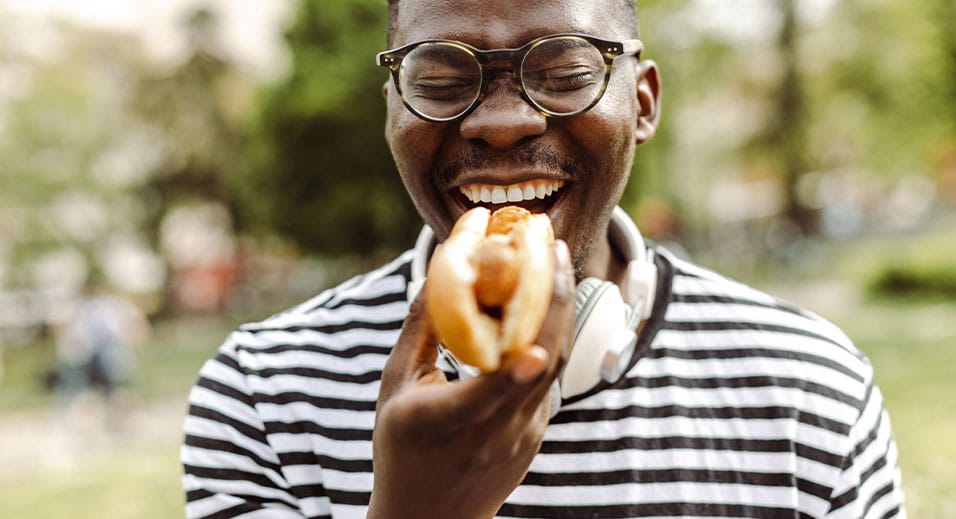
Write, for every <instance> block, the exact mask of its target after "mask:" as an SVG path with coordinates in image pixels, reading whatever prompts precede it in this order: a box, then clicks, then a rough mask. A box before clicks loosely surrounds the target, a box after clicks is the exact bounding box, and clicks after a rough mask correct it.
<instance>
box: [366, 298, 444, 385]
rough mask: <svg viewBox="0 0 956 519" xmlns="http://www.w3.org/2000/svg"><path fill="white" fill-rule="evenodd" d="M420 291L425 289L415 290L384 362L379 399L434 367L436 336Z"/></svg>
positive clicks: (436, 352)
mask: <svg viewBox="0 0 956 519" xmlns="http://www.w3.org/2000/svg"><path fill="white" fill-rule="evenodd" d="M426 283H427V281H426ZM424 294H425V290H421V291H419V293H418V295H417V296H416V297H415V300H414V301H412V303H411V305H410V307H409V309H408V316H407V317H405V322H404V323H403V324H402V330H401V332H400V333H399V336H398V342H396V343H395V346H394V347H393V348H392V352H391V353H390V354H389V356H388V360H387V361H386V362H385V368H384V370H383V371H382V384H381V387H380V389H379V401H380V402H382V401H385V400H388V399H389V398H390V397H391V396H392V395H393V394H395V392H396V391H398V390H399V389H400V388H401V387H402V386H403V385H404V384H406V383H408V382H410V381H413V380H417V379H419V378H421V377H422V376H423V375H424V374H426V373H430V372H432V371H434V370H435V369H436V368H435V362H436V360H437V359H438V347H437V344H438V340H437V338H436V337H435V334H434V332H433V331H432V327H431V324H430V323H429V321H428V314H427V311H426V303H425V296H424Z"/></svg>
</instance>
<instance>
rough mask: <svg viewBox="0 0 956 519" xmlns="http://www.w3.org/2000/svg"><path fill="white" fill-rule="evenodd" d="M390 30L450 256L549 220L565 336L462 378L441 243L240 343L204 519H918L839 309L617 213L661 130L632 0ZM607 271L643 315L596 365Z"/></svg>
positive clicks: (202, 388) (207, 374)
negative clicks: (521, 221) (801, 300)
mask: <svg viewBox="0 0 956 519" xmlns="http://www.w3.org/2000/svg"><path fill="white" fill-rule="evenodd" d="M389 13H390V30H389V46H390V48H391V49H392V50H391V51H388V52H385V53H383V54H381V55H380V57H379V60H380V64H381V65H383V66H386V67H389V68H390V69H393V71H394V74H393V77H392V81H390V82H389V83H388V84H387V85H386V86H385V95H386V98H387V101H388V119H387V122H386V136H387V139H388V143H389V146H390V147H391V150H392V154H393V156H394V158H395V161H396V164H397V166H398V169H399V172H400V174H401V176H402V179H403V181H404V184H405V187H406V189H407V190H408V192H409V194H410V196H411V198H412V200H413V201H414V203H415V205H416V207H417V209H418V211H419V213H420V214H421V215H422V217H423V218H424V220H425V222H426V224H427V225H428V226H429V227H430V228H431V229H432V230H433V231H434V234H435V236H436V238H437V241H441V240H443V239H444V238H446V237H447V236H448V234H449V232H450V229H451V227H452V225H453V223H454V222H455V220H456V219H457V217H458V216H460V215H461V214H462V213H463V212H464V211H465V210H466V209H468V208H470V207H472V206H475V205H486V206H495V205H503V204H504V203H514V204H519V205H523V206H526V207H529V208H531V209H532V210H535V211H539V212H547V213H548V214H549V215H550V216H551V218H552V220H553V223H554V227H555V231H556V235H557V237H558V238H559V241H558V243H557V244H556V246H555V247H554V257H555V265H556V272H555V279H554V291H553V293H554V296H553V300H552V303H551V308H550V310H549V313H548V316H547V318H546V321H545V324H544V325H543V326H542V329H541V330H540V333H539V335H538V340H537V341H536V345H535V346H534V347H532V348H531V349H530V350H529V351H528V352H527V353H525V354H522V355H519V356H516V357H514V358H510V359H509V360H508V361H507V362H506V364H505V366H504V367H503V368H502V369H501V370H500V371H498V372H495V373H491V374H484V375H478V376H471V375H469V374H468V373H467V372H463V371H459V370H458V369H456V366H455V365H454V363H453V362H452V360H451V359H450V358H449V357H447V356H445V355H444V354H442V353H441V352H440V351H439V350H438V348H437V347H436V342H437V340H436V339H435V337H433V336H432V333H431V332H430V330H429V326H428V324H427V322H426V318H425V313H424V311H425V310H424V306H425V302H424V301H423V299H422V298H421V297H414V294H415V293H416V292H417V291H418V290H417V289H419V288H420V281H421V280H420V279H417V278H418V277H419V276H418V275H413V271H415V270H416V266H415V265H413V264H414V263H416V262H417V264H418V266H419V267H420V265H421V263H422V262H423V261H424V260H425V259H427V254H428V252H429V251H430V250H431V240H429V235H428V234H427V233H425V234H424V235H423V239H422V240H420V243H419V246H417V247H416V250H415V251H414V252H413V251H410V252H408V253H406V254H404V255H402V256H401V257H400V258H398V259H396V260H395V261H394V262H393V263H391V264H389V265H386V266H384V267H382V268H380V269H378V270H376V271H374V272H371V273H368V274H366V275H363V276H359V277H357V278H355V279H353V280H350V281H348V282H346V283H344V284H343V285H341V286H339V287H336V288H334V289H331V290H328V291H326V292H324V293H322V294H320V295H319V296H317V297H316V298H314V299H313V300H311V301H308V302H306V303H304V304H303V305H300V306H299V307H297V308H294V309H292V310H290V311H288V312H285V313H283V314H280V315H277V316H275V317H272V318H270V319H268V320H266V321H264V322H262V323H258V324H251V325H246V326H244V327H242V328H240V329H239V330H237V331H236V332H234V333H233V334H232V335H231V336H230V337H229V339H228V340H227V341H226V343H225V344H224V345H223V347H222V348H221V349H220V351H219V353H218V355H217V356H216V358H214V359H212V360H211V361H209V362H208V363H207V364H206V365H205V366H204V368H203V370H202V373H201V377H200V380H199V382H198V383H197V385H196V387H195V388H194V390H193V392H192V394H191V407H190V416H189V417H188V419H187V421H186V439H185V445H184V447H183V452H182V457H183V463H184V467H185V476H184V485H185V488H186V492H187V498H188V504H187V512H188V515H189V516H190V517H233V516H239V515H243V514H248V515H246V516H248V517H270V518H271V517H276V518H279V517H335V518H338V517H370V518H473V517H475V518H477V517H481V518H487V517H492V516H496V515H497V516H499V517H649V516H652V517H653V516H656V517H664V516H667V517H674V516H684V517H695V516H696V517H796V516H800V517H891V516H902V515H905V512H904V511H903V508H902V496H901V490H900V486H899V485H900V483H899V473H898V468H897V464H896V449H895V445H894V443H893V440H892V436H891V432H890V428H889V422H888V418H887V417H886V414H885V412H884V410H883V406H882V398H881V395H880V392H879V390H878V389H877V388H876V387H875V386H874V385H873V377H872V370H871V369H870V367H869V365H868V363H867V361H866V360H865V358H864V357H863V356H862V354H861V353H860V352H858V351H857V350H856V349H854V348H853V346H852V345H851V344H850V343H849V341H848V340H847V339H846V338H845V337H844V336H843V335H842V334H841V333H840V332H839V331H838V330H836V329H835V328H833V327H832V325H829V324H827V323H825V322H823V321H821V320H820V319H819V318H817V317H815V316H812V315H810V314H807V313H805V312H802V311H800V310H797V309H793V308H791V307H789V306H787V305H785V304H782V303H780V302H778V301H776V300H774V299H772V298H771V297H769V296H766V295H763V294H760V293H758V292H756V291H754V290H751V289H749V288H746V287H744V286H741V285H739V284H736V283H733V282H730V281H728V280H726V279H724V278H721V277H720V276H717V275H716V274H713V273H711V272H708V271H706V270H703V269H700V268H698V267H695V266H693V265H690V264H687V263H685V262H682V261H680V260H677V259H675V258H673V257H671V256H670V255H669V254H667V253H666V251H662V250H659V251H654V250H652V251H651V253H650V254H647V252H646V251H645V249H644V247H643V245H634V244H635V243H639V235H637V233H636V231H629V230H628V229H630V227H629V226H631V225H632V224H631V223H630V221H629V220H627V219H626V218H625V217H622V216H621V214H620V213H619V212H615V209H614V208H615V205H616V203H617V201H618V200H619V199H620V196H621V193H622V191H623V189H624V186H625V184H626V182H627V178H628V173H629V171H630V167H631V162H632V158H633V154H634V150H635V147H636V146H637V145H639V144H641V143H643V142H645V141H647V140H648V139H650V138H651V137H652V136H653V134H654V131H655V128H656V125H657V122H658V116H659V113H660V112H659V110H660V105H659V99H660V91H661V87H660V80H659V72H658V69H657V66H656V65H655V64H654V63H653V62H651V61H646V60H641V58H640V50H641V45H640V42H639V40H637V26H636V15H635V13H634V11H633V5H630V4H629V2H626V1H623V0H595V1H588V2H571V1H564V0H529V1H524V2H508V1H502V0H454V1H449V0H396V1H392V2H390V11H389ZM569 34H573V35H569ZM580 35H584V36H580ZM433 40H441V41H433ZM492 49H499V50H500V49H520V50H518V51H517V52H511V51H504V52H496V53H488V52H486V51H488V50H492ZM604 65H608V68H607V71H608V72H607V74H606V75H605V74H604V73H605V69H604ZM518 84H520V86H521V89H518V88H516V85H518ZM605 87H606V88H605ZM612 215H613V218H612ZM609 222H610V224H609ZM615 236H617V237H618V238H620V237H621V236H624V238H623V239H616V238H615ZM628 244H630V245H628ZM645 256H646V258H645ZM648 273H652V274H653V275H648ZM413 278H416V279H413ZM585 278H597V279H599V280H609V281H612V282H614V283H615V284H616V285H618V286H620V287H621V288H622V291H623V292H624V300H625V301H626V302H627V304H628V307H630V308H632V309H633V310H632V311H631V312H630V313H629V314H628V315H632V316H633V315H638V316H640V319H638V320H639V321H640V323H637V322H635V321H634V320H629V322H628V323H627V324H626V326H625V327H626V328H627V329H628V330H629V331H630V332H637V333H638V335H639V339H638V340H637V342H636V346H634V349H633V354H631V352H630V350H628V349H627V348H623V349H620V350H614V348H611V347H610V346H608V344H604V343H603V342H611V341H610V340H608V341H603V342H602V341H597V343H593V342H594V341H592V343H587V344H586V345H584V346H580V347H579V346H578V342H577V340H575V342H574V345H573V348H572V346H571V336H572V330H573V329H574V328H575V326H576V324H577V323H576V322H575V293H574V292H575V289H574V285H575V283H576V282H582V285H583V284H584V283H583V280H584V279H585ZM425 282H427V281H425ZM409 294H411V296H412V298H413V301H412V302H409V299H408V296H409ZM582 308H583V306H582ZM635 312H636V313H635ZM579 313H580V312H579ZM586 326H587V325H586V324H585V325H584V326H583V327H586ZM620 331H621V330H618V332H620ZM625 331H627V330H625ZM598 333H599V334H600V333H601V331H600V330H599V331H598ZM595 344H596V346H595ZM631 344H632V345H633V343H631ZM592 347H597V348H599V350H595V351H599V352H600V351H603V350H600V348H603V349H608V350H609V351H611V350H614V351H617V352H618V353H619V356H618V357H615V358H616V359H617V360H620V362H618V363H616V365H618V366H619V367H621V368H622V370H618V371H617V372H616V373H611V375H607V373H605V372H604V371H602V372H601V373H602V377H597V375H594V376H592V377H591V378H590V379H588V378H587V377H588V376H590V375H587V374H585V379H586V380H588V381H589V382H588V383H587V384H584V386H583V387H578V388H576V389H574V390H571V391H569V390H568V388H569V387H570V386H572V385H578V386H580V379H578V380H575V379H572V378H569V377H567V376H566V375H564V374H562V369H563V368H564V365H565V362H567V363H568V371H570V370H571V365H572V364H574V365H576V364H578V361H577V360H575V356H576V355H577V356H578V357H581V356H582V355H580V352H581V351H585V350H583V349H580V348H592ZM587 351H590V350H587ZM601 355H604V353H601ZM583 357H584V363H585V364H586V363H588V362H590V361H591V360H594V359H593V355H591V354H589V353H586V354H584V355H583ZM569 358H570V359H572V360H570V361H569V360H568V359H569ZM575 369H577V368H575ZM585 371H586V370H585ZM613 371H614V370H613V369H612V370H610V372H613ZM555 381H558V382H557V383H555ZM562 397H563V398H562ZM373 431H374V432H373Z"/></svg>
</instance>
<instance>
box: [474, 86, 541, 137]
mask: <svg viewBox="0 0 956 519" xmlns="http://www.w3.org/2000/svg"><path fill="white" fill-rule="evenodd" d="M547 127H548V121H547V118H546V117H545V116H544V115H542V114H541V113H540V112H538V111H537V110H535V109H534V107H533V106H531V105H530V104H528V102H527V101H525V100H524V99H523V98H522V97H521V95H520V94H519V93H518V92H517V90H516V89H515V87H514V84H513V83H512V82H511V81H509V80H506V79H502V80H497V81H495V82H494V84H492V85H489V88H488V92H487V93H486V95H485V98H484V99H483V100H482V102H481V104H479V105H478V106H477V107H475V109H474V110H473V111H472V112H471V113H470V114H468V115H467V116H466V117H465V118H464V119H462V120H461V125H460V127H459V132H460V133H461V136H462V137H464V138H466V139H470V140H472V139H476V140H481V141H484V142H485V143H487V144H488V145H489V146H490V147H491V148H492V149H496V150H506V149H509V148H512V147H514V146H515V145H517V144H518V143H519V142H521V141H522V140H524V139H527V138H528V137H534V136H537V135H541V134H543V133H544V132H545V130H546V129H547Z"/></svg>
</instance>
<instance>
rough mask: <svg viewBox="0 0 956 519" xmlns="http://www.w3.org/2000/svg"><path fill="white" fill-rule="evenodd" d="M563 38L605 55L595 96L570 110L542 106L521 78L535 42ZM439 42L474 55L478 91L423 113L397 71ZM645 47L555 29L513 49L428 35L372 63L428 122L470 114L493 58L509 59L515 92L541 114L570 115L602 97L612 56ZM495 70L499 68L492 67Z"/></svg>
mask: <svg viewBox="0 0 956 519" xmlns="http://www.w3.org/2000/svg"><path fill="white" fill-rule="evenodd" d="M562 38H573V39H579V40H583V41H586V42H588V43H590V44H591V45H593V46H594V47H595V48H596V49H597V50H598V51H599V52H600V53H601V56H602V57H603V58H604V80H603V82H602V83H601V89H600V90H599V91H598V93H597V94H596V95H595V96H594V99H593V100H592V101H591V102H590V103H589V104H588V105H587V106H585V107H584V108H581V109H579V110H575V111H572V112H555V111H553V110H548V109H547V108H545V107H543V106H541V105H540V104H539V103H538V102H536V101H535V100H534V99H532V98H531V96H529V95H528V93H527V92H526V91H525V87H524V79H523V77H522V72H521V67H522V66H523V64H524V60H525V57H526V56H527V55H528V53H529V52H531V51H532V50H533V49H534V48H536V47H537V46H539V45H541V44H543V43H547V42H549V41H552V40H556V39H562ZM436 43H440V44H443V45H450V46H453V47H457V48H459V49H461V50H463V51H465V52H466V53H468V54H469V55H471V56H472V58H474V59H475V61H476V62H477V63H478V67H479V69H480V70H481V83H480V84H479V86H478V92H477V94H476V95H475V98H474V99H473V100H472V101H471V103H470V104H468V106H466V107H465V108H464V109H462V111H461V112H459V113H457V114H455V115H452V116H449V117H433V116H430V115H428V114H425V113H423V112H421V111H420V110H418V109H417V108H415V107H414V106H412V104H411V103H409V101H408V99H406V98H405V94H404V93H402V86H401V81H400V80H399V72H400V70H401V67H402V61H403V60H404V59H405V56H406V55H408V53H410V52H411V51H413V50H415V49H416V48H418V47H420V46H422V45H433V44H436ZM643 50H644V44H643V42H642V41H641V40H638V39H627V40H621V41H614V40H605V39H602V38H597V37H595V36H590V35H587V34H580V33H573V32H567V33H557V34H549V35H547V36H541V37H540V38H535V39H533V40H531V41H529V42H528V43H526V44H524V45H522V46H521V47H518V48H514V49H490V50H482V49H479V48H476V47H472V46H471V45H468V44H467V43H463V42H460V41H457V40H445V39H428V40H419V41H416V42H412V43H409V44H407V45H403V46H401V47H398V48H395V49H391V50H386V51H383V52H379V53H378V54H376V55H375V63H376V64H377V65H378V66H380V67H385V68H387V69H389V70H390V71H391V76H392V84H393V85H395V90H396V91H397V92H398V95H399V96H400V97H401V99H402V104H404V105H405V108H407V109H408V110H409V111H410V112H412V113H413V114H415V115H416V116H418V117H420V118H422V119H424V120H426V121H431V122H436V123H444V122H452V121H456V120H459V119H462V118H464V117H466V116H467V115H468V114H470V113H471V112H472V111H473V110H474V109H475V108H477V107H478V105H479V104H481V102H482V100H484V98H485V94H486V92H487V90H488V85H489V84H490V83H491V72H492V68H491V67H490V66H489V64H490V63H493V62H502V61H504V62H511V70H512V71H513V74H514V77H515V80H514V83H515V87H516V89H517V90H518V93H519V94H520V95H521V98H522V99H524V100H525V102H526V103H528V104H530V105H531V106H532V107H534V109H535V110H537V111H538V112H539V113H541V114H542V115H545V116H547V117H571V116H574V115H578V114H580V113H584V112H586V111H588V110H590V109H591V108H593V107H594V105H596V104H597V103H598V102H599V101H600V100H601V98H602V97H604V92H605V90H607V85H608V81H610V78H611V69H612V67H613V65H614V60H616V59H617V58H619V57H621V56H629V55H634V56H636V57H637V58H638V59H640V55H641V52H642V51H643ZM495 70H498V69H497V68H495Z"/></svg>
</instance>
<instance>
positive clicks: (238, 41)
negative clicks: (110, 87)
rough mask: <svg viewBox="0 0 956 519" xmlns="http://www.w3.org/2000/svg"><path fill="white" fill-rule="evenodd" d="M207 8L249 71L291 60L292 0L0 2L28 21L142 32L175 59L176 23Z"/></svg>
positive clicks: (178, 47)
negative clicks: (287, 33)
mask: <svg viewBox="0 0 956 519" xmlns="http://www.w3.org/2000/svg"><path fill="white" fill-rule="evenodd" d="M202 6H208V7H210V8H212V9H213V10H215V11H216V12H217V14H219V16H220V23H221V38H222V40H223V44H224V46H225V47H226V50H227V52H228V53H229V55H230V57H232V58H233V59H235V60H236V61H237V62H238V63H239V64H240V65H242V66H244V67H247V68H248V69H249V70H250V72H252V73H254V74H257V75H263V76H270V75H274V74H277V73H280V72H281V71H282V69H283V67H284V66H285V64H286V57H285V54H284V51H283V46H282V39H281V26H282V21H283V20H284V19H286V17H287V16H288V15H289V14H291V13H290V11H291V7H293V6H294V2H292V1H291V0H0V12H3V11H6V12H13V13H15V14H18V15H20V16H22V17H24V18H26V19H32V20H34V21H38V22H39V21H45V20H51V19H63V20H67V21H71V22H75V23H80V24H84V25H90V26H94V27H101V28H105V29H111V30H119V31H130V32H134V33H135V34H138V35H139V36H140V37H141V38H142V39H143V42H144V44H145V47H146V49H147V51H148V52H150V53H151V54H153V55H154V56H156V57H157V58H158V59H162V60H175V59H176V58H177V57H178V56H179V55H180V53H181V52H182V48H183V40H182V36H181V33H180V32H179V31H178V30H177V27H178V26H179V25H180V24H181V20H182V18H183V16H185V14H186V13H189V12H190V11H192V10H193V9H196V8H197V7H202Z"/></svg>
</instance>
